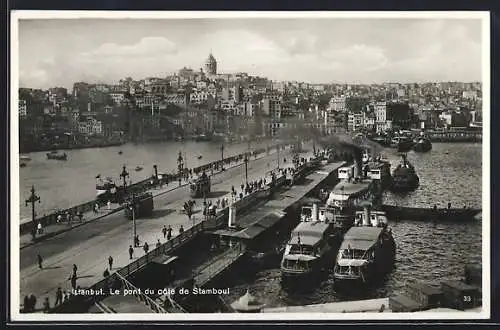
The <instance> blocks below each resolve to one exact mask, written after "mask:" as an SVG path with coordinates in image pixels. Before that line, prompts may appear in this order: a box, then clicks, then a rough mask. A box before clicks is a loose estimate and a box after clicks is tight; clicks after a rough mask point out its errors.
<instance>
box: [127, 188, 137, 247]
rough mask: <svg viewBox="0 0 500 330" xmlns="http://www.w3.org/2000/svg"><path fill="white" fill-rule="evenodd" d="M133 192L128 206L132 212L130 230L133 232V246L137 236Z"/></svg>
mask: <svg viewBox="0 0 500 330" xmlns="http://www.w3.org/2000/svg"><path fill="white" fill-rule="evenodd" d="M135 207H136V205H135V193H132V203H129V208H130V211H131V212H132V232H133V235H134V236H133V238H132V242H133V243H134V244H133V245H134V247H135V238H136V237H137V226H136V223H135Z"/></svg>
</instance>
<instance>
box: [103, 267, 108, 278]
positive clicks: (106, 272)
mask: <svg viewBox="0 0 500 330" xmlns="http://www.w3.org/2000/svg"><path fill="white" fill-rule="evenodd" d="M102 276H104V277H108V276H109V270H108V269H107V268H106V269H105V270H104V273H102Z"/></svg>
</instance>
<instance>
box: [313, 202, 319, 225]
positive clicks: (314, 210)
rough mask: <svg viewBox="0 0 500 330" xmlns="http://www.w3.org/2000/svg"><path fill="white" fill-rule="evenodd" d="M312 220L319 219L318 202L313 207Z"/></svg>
mask: <svg viewBox="0 0 500 330" xmlns="http://www.w3.org/2000/svg"><path fill="white" fill-rule="evenodd" d="M312 221H318V204H316V203H314V204H313V208H312Z"/></svg>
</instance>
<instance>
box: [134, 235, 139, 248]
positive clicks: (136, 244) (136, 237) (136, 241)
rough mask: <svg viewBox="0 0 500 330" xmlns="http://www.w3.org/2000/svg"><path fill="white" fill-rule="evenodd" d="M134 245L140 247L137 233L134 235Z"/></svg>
mask: <svg viewBox="0 0 500 330" xmlns="http://www.w3.org/2000/svg"><path fill="white" fill-rule="evenodd" d="M134 247H139V235H135V237H134Z"/></svg>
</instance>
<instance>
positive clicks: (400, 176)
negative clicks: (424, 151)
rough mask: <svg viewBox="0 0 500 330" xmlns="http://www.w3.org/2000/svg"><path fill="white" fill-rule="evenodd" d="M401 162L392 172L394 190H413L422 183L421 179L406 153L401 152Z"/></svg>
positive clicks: (392, 187)
mask: <svg viewBox="0 0 500 330" xmlns="http://www.w3.org/2000/svg"><path fill="white" fill-rule="evenodd" d="M401 158H402V161H401V164H399V165H398V166H397V167H396V168H395V169H394V171H393V172H392V186H391V189H392V190H393V191H412V190H415V189H416V188H417V187H418V186H419V185H420V179H419V177H418V175H417V173H416V171H415V167H414V166H413V165H412V164H410V162H409V161H408V159H407V155H406V154H404V153H403V154H401Z"/></svg>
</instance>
